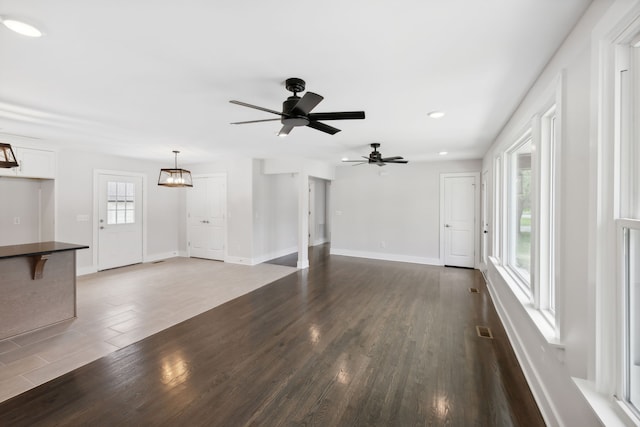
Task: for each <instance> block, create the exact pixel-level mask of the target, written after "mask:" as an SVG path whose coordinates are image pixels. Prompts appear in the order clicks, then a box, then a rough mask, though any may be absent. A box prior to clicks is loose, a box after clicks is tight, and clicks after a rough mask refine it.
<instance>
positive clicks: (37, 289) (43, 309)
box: [0, 251, 76, 340]
mask: <svg viewBox="0 0 640 427" xmlns="http://www.w3.org/2000/svg"><path fill="white" fill-rule="evenodd" d="M75 257H76V254H75V251H67V252H57V253H52V254H47V255H46V258H40V260H39V261H40V262H38V260H37V259H35V258H37V256H20V257H13V258H6V259H0V292H1V293H2V298H0V340H2V339H5V338H9V337H12V336H15V335H20V334H22V333H25V332H29V331H32V330H35V329H39V328H42V327H45V326H48V325H52V324H54V323H58V322H61V321H63V320H67V319H72V318H74V317H75V316H76V262H75ZM44 260H46V269H45V271H44V274H42V273H43V270H42V268H38V266H39V267H43V266H44ZM34 262H35V266H34ZM38 272H39V273H40V274H39V275H40V277H37V276H38ZM34 279H37V280H34Z"/></svg>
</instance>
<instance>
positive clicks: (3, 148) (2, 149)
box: [0, 142, 18, 168]
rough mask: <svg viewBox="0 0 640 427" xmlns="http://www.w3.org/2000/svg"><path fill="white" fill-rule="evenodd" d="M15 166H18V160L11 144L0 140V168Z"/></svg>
mask: <svg viewBox="0 0 640 427" xmlns="http://www.w3.org/2000/svg"><path fill="white" fill-rule="evenodd" d="M16 166H18V162H17V161H16V155H15V154H14V153H13V149H12V148H11V144H6V143H4V142H0V168H15V167H16Z"/></svg>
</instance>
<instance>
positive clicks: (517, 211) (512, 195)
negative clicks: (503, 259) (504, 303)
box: [506, 132, 533, 291]
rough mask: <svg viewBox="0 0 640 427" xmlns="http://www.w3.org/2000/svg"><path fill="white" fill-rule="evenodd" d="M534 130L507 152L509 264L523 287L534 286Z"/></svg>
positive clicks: (528, 288)
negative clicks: (532, 159) (532, 271)
mask: <svg viewBox="0 0 640 427" xmlns="http://www.w3.org/2000/svg"><path fill="white" fill-rule="evenodd" d="M531 153H532V139H531V132H527V134H526V135H525V136H524V137H522V138H521V139H520V140H519V141H518V142H517V143H516V144H515V145H514V146H513V147H512V148H511V149H510V150H509V151H508V152H507V155H508V161H509V168H508V173H509V181H508V183H509V189H508V194H507V200H506V202H507V211H508V212H507V215H508V218H507V229H508V233H507V236H508V237H507V266H508V267H509V269H510V271H511V272H512V273H514V275H515V277H516V279H517V281H518V283H519V284H520V285H522V287H523V289H524V290H526V291H530V289H531V268H532V266H531V264H532V259H531V248H532V245H531V236H532V227H533V218H532V217H533V209H532V208H533V191H532V190H533V171H532V168H531V166H532V161H531Z"/></svg>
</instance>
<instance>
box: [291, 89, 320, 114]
mask: <svg viewBox="0 0 640 427" xmlns="http://www.w3.org/2000/svg"><path fill="white" fill-rule="evenodd" d="M323 99H324V98H323V97H322V96H320V95H318V94H317V93H313V92H307V93H305V94H304V96H303V97H302V98H300V101H298V103H297V104H296V105H295V106H294V107H293V109H292V110H291V112H295V113H298V114H304V115H306V114H309V111H311V110H313V109H314V108H315V106H316V105H318V104H319V103H320V101H322V100H323Z"/></svg>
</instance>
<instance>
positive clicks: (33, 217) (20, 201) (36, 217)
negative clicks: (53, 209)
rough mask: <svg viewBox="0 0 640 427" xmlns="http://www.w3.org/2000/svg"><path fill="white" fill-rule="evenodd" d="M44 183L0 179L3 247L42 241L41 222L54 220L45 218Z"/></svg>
mask: <svg viewBox="0 0 640 427" xmlns="http://www.w3.org/2000/svg"><path fill="white" fill-rule="evenodd" d="M42 182H43V181H41V180H38V179H26V178H5V177H2V178H0V200H1V201H2V202H1V204H0V230H2V232H1V233H0V246H3V245H19V244H23V243H35V242H39V241H42V239H41V233H40V229H41V220H43V219H44V220H47V219H50V220H53V217H51V218H42V209H41V203H42V197H46V195H41V193H42V190H43V189H42ZM16 222H19V224H16ZM46 240H52V239H46Z"/></svg>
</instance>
